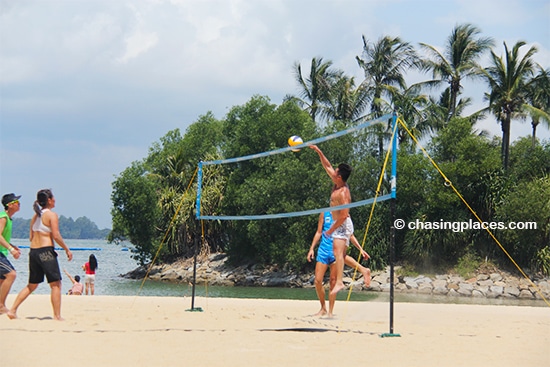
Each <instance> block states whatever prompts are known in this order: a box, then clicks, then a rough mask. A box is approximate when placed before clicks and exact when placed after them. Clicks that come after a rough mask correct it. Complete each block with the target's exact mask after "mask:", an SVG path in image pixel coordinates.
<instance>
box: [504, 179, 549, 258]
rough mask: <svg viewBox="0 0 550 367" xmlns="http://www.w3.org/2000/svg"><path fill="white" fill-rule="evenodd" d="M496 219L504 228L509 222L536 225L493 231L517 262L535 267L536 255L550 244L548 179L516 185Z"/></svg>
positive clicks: (507, 196)
mask: <svg viewBox="0 0 550 367" xmlns="http://www.w3.org/2000/svg"><path fill="white" fill-rule="evenodd" d="M496 219H497V220H498V221H500V222H503V223H504V224H506V225H508V224H509V223H510V222H514V223H520V224H521V223H528V222H530V223H535V224H536V229H503V230H499V231H496V233H497V237H498V238H499V239H500V242H501V243H502V245H503V246H504V247H505V248H506V250H507V251H508V252H509V253H510V255H511V256H512V258H514V260H515V261H516V262H518V263H519V264H521V265H523V266H531V267H536V264H534V262H535V261H536V256H537V253H539V251H541V250H542V249H543V248H544V247H546V246H547V245H548V243H549V242H550V176H544V177H541V178H538V179H535V180H532V181H524V182H520V183H518V184H517V186H515V187H513V188H512V189H511V190H510V191H509V192H508V194H507V195H506V196H505V197H504V200H503V202H502V204H501V205H500V206H499V207H498V208H497V210H496Z"/></svg>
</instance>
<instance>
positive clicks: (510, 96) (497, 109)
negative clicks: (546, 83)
mask: <svg viewBox="0 0 550 367" xmlns="http://www.w3.org/2000/svg"><path fill="white" fill-rule="evenodd" d="M525 44H526V43H525V42H524V41H519V42H517V43H516V44H515V45H514V47H513V49H512V50H511V51H509V50H508V46H507V45H506V42H504V51H505V55H504V59H503V58H502V57H499V56H497V55H496V54H495V53H494V52H493V51H491V63H492V65H491V66H489V67H487V68H485V69H483V70H481V71H482V72H483V75H484V77H485V79H486V81H487V83H488V84H489V88H490V90H491V91H490V93H488V94H486V98H487V99H488V100H489V108H490V110H491V112H492V113H493V114H494V115H495V117H496V118H497V120H498V121H499V122H500V125H501V129H502V149H501V155H502V166H503V168H504V170H507V169H508V160H509V150H510V125H511V122H512V119H513V118H516V117H520V118H522V117H523V114H524V112H525V104H526V101H527V97H528V93H529V91H530V85H529V81H530V80H531V78H532V76H533V74H534V68H535V63H534V61H533V59H532V57H533V55H534V54H535V53H536V52H537V48H536V47H535V46H531V48H529V50H528V51H527V52H526V53H525V55H524V56H523V57H521V56H520V49H521V47H523V46H525Z"/></svg>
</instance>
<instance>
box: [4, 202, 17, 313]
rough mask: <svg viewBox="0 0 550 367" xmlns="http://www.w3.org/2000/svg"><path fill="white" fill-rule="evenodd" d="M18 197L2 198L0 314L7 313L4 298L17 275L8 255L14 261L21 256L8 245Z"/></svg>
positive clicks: (15, 248)
mask: <svg viewBox="0 0 550 367" xmlns="http://www.w3.org/2000/svg"><path fill="white" fill-rule="evenodd" d="M20 197H21V196H16V195H15V194H13V193H11V194H6V195H4V196H2V205H3V206H4V210H3V211H1V212H0V233H2V236H0V245H1V246H0V314H3V313H7V312H8V311H9V309H8V308H7V307H6V298H7V297H8V294H9V293H10V289H11V286H12V284H13V282H14V281H15V277H16V275H17V274H16V272H15V268H14V267H13V265H12V264H11V263H10V261H9V260H8V254H12V256H13V257H14V258H15V259H19V256H21V250H19V248H17V247H16V246H13V245H12V244H11V243H10V241H11V226H12V222H11V217H12V216H13V215H14V214H15V213H17V212H18V211H19V198H20Z"/></svg>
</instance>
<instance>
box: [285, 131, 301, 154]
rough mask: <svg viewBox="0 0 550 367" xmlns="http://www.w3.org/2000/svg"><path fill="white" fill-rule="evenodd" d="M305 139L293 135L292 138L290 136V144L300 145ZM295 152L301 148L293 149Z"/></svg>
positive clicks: (292, 145)
mask: <svg viewBox="0 0 550 367" xmlns="http://www.w3.org/2000/svg"><path fill="white" fill-rule="evenodd" d="M303 143H304V141H303V140H302V138H300V137H299V136H297V135H292V136H291V137H290V138H288V145H289V146H291V147H294V146H296V145H300V144H303ZM292 151H293V152H299V151H300V149H292Z"/></svg>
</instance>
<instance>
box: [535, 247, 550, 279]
mask: <svg viewBox="0 0 550 367" xmlns="http://www.w3.org/2000/svg"><path fill="white" fill-rule="evenodd" d="M534 269H535V271H540V272H541V273H542V274H543V275H545V276H550V247H548V246H546V247H544V248H541V249H540V250H538V251H537V254H536V255H535V259H534Z"/></svg>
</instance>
